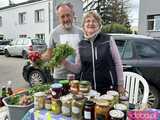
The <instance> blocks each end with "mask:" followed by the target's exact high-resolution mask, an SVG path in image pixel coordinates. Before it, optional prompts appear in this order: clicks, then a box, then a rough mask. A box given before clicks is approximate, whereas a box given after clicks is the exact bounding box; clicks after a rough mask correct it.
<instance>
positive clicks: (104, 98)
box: [100, 94, 114, 107]
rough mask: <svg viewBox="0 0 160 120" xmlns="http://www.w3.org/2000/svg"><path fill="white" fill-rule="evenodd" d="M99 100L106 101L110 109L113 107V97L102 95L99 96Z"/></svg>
mask: <svg viewBox="0 0 160 120" xmlns="http://www.w3.org/2000/svg"><path fill="white" fill-rule="evenodd" d="M100 99H103V100H106V101H108V103H109V105H110V106H111V107H113V105H114V97H113V96H112V95H107V94H104V95H102V96H100Z"/></svg>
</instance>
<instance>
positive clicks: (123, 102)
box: [119, 96, 129, 108]
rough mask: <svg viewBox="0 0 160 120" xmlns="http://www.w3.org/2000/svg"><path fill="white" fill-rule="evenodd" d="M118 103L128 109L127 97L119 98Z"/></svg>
mask: <svg viewBox="0 0 160 120" xmlns="http://www.w3.org/2000/svg"><path fill="white" fill-rule="evenodd" d="M119 100H120V103H122V104H125V105H126V106H127V108H128V107H129V98H128V97H127V96H120V98H119Z"/></svg>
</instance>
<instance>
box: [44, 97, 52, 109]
mask: <svg viewBox="0 0 160 120" xmlns="http://www.w3.org/2000/svg"><path fill="white" fill-rule="evenodd" d="M51 101H52V96H51V95H49V96H46V98H45V109H47V110H51Z"/></svg>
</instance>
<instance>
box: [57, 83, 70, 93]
mask: <svg viewBox="0 0 160 120" xmlns="http://www.w3.org/2000/svg"><path fill="white" fill-rule="evenodd" d="M59 83H60V84H62V85H63V91H62V95H67V94H68V93H69V87H70V86H69V80H60V81H59Z"/></svg>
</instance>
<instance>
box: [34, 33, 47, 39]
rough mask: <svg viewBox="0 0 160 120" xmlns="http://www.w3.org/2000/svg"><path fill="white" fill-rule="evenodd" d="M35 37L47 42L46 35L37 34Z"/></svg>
mask: <svg viewBox="0 0 160 120" xmlns="http://www.w3.org/2000/svg"><path fill="white" fill-rule="evenodd" d="M35 37H36V38H39V39H42V40H45V34H44V33H41V34H35Z"/></svg>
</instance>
